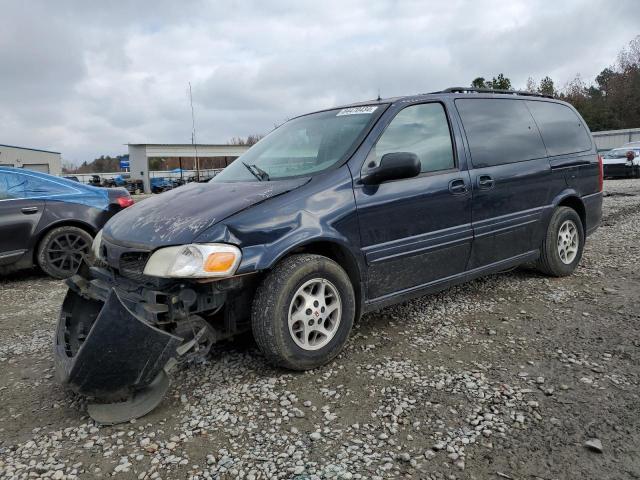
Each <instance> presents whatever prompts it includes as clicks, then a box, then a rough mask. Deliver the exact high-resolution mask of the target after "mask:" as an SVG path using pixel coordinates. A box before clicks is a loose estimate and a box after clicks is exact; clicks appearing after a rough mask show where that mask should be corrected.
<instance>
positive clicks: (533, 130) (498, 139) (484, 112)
mask: <svg viewBox="0 0 640 480" xmlns="http://www.w3.org/2000/svg"><path fill="white" fill-rule="evenodd" d="M455 103H456V108H457V109H458V112H459V113H460V118H461V119H462V125H463V127H464V131H465V133H466V135H467V140H468V141H469V149H470V150H471V161H472V162H473V166H474V167H476V168H482V167H490V166H494V165H504V164H506V163H515V162H522V161H525V160H534V159H537V158H544V157H546V156H547V151H546V150H545V148H544V144H543V143H542V137H541V136H540V132H539V131H538V127H537V126H536V124H535V122H534V121H533V117H532V116H531V113H529V109H528V108H527V106H526V105H525V102H524V101H522V100H513V99H506V98H500V99H492V98H459V99H457V100H456V101H455Z"/></svg>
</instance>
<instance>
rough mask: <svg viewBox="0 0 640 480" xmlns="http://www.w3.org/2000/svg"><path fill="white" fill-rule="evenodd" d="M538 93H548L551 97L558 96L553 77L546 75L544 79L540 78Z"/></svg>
mask: <svg viewBox="0 0 640 480" xmlns="http://www.w3.org/2000/svg"><path fill="white" fill-rule="evenodd" d="M538 93H541V94H542V95H548V96H550V97H555V96H556V94H557V92H556V87H555V86H554V84H553V80H552V79H551V77H549V76H546V77H544V78H543V79H542V80H540V86H539V87H538Z"/></svg>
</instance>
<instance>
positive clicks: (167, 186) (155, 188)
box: [150, 177, 174, 193]
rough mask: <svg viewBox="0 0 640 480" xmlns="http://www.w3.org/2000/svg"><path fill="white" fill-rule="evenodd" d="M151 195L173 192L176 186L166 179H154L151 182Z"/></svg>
mask: <svg viewBox="0 0 640 480" xmlns="http://www.w3.org/2000/svg"><path fill="white" fill-rule="evenodd" d="M150 184H151V193H162V192H166V191H167V190H171V189H172V188H173V187H174V185H173V182H171V181H170V180H167V179H166V178H164V177H154V178H152V179H151V180H150Z"/></svg>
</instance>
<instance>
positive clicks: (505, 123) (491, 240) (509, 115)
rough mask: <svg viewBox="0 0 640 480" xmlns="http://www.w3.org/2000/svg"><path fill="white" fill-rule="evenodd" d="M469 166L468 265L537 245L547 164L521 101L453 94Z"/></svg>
mask: <svg viewBox="0 0 640 480" xmlns="http://www.w3.org/2000/svg"><path fill="white" fill-rule="evenodd" d="M455 105H456V109H457V110H458V113H459V114H460V118H461V120H462V124H463V127H464V131H465V134H466V137H467V141H468V148H469V153H470V157H471V162H472V164H473V168H472V169H470V175H471V188H472V195H473V199H472V227H473V232H474V240H473V246H472V250H471V257H470V258H469V265H468V269H469V270H473V269H477V268H482V267H486V266H489V265H494V266H500V264H502V263H508V260H510V259H511V260H513V259H518V258H524V257H526V256H527V254H531V253H532V252H534V251H535V250H537V249H538V248H539V246H540V245H539V241H540V239H541V236H540V231H541V228H542V227H543V226H542V222H541V219H542V217H543V215H542V214H543V211H544V207H545V205H547V203H548V201H549V191H550V186H549V180H550V175H551V169H550V166H549V161H548V159H547V154H546V150H545V146H544V143H543V142H542V138H541V136H540V132H539V131H538V128H537V126H536V124H535V122H534V120H533V117H532V116H531V113H530V112H529V109H528V108H527V106H526V103H525V101H523V100H518V99H510V98H496V99H493V98H458V99H456V100H455Z"/></svg>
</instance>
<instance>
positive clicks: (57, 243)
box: [38, 226, 93, 278]
mask: <svg viewBox="0 0 640 480" xmlns="http://www.w3.org/2000/svg"><path fill="white" fill-rule="evenodd" d="M91 242H93V237H92V236H91V235H89V233H87V232H86V231H84V230H82V229H81V228H78V227H72V226H64V227H58V228H54V229H53V230H51V231H50V232H48V233H47V234H46V235H45V236H44V238H43V239H42V240H41V241H40V244H39V245H38V265H40V268H42V270H44V272H45V273H47V274H48V275H51V276H52V277H54V278H68V277H70V276H71V275H73V274H74V273H76V271H77V270H78V267H79V266H80V263H81V262H82V259H83V258H84V257H85V256H88V255H89V253H90V250H91Z"/></svg>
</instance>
